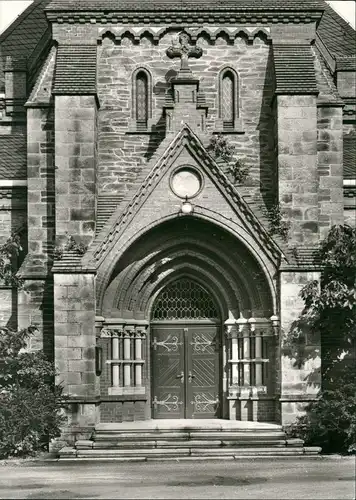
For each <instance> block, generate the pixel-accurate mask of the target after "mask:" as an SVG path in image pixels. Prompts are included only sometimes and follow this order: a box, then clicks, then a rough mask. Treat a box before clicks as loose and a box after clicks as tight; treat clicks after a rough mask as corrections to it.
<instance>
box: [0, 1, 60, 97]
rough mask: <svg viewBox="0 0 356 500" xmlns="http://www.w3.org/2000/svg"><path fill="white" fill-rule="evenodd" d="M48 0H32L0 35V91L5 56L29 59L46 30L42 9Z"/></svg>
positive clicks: (2, 82) (46, 25)
mask: <svg viewBox="0 0 356 500" xmlns="http://www.w3.org/2000/svg"><path fill="white" fill-rule="evenodd" d="M49 2H50V0H34V2H33V3H32V4H31V5H30V6H29V7H27V9H25V10H24V11H23V13H22V14H20V15H19V16H18V17H17V18H16V19H15V21H14V22H13V23H12V24H11V25H10V26H9V27H8V28H7V29H6V30H5V31H4V32H3V33H2V34H1V35H0V90H1V89H2V88H3V85H4V76H3V68H4V65H5V59H6V56H10V55H11V56H12V57H14V58H25V59H29V58H30V57H31V55H32V53H33V52H34V50H35V49H36V47H37V45H38V43H39V42H40V41H41V38H42V36H43V35H44V34H45V32H46V31H47V28H48V22H47V19H46V16H45V13H44V8H45V7H46V5H47V4H48V3H49Z"/></svg>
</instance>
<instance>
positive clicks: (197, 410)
mask: <svg viewBox="0 0 356 500" xmlns="http://www.w3.org/2000/svg"><path fill="white" fill-rule="evenodd" d="M183 285H184V286H185V287H186V291H187V290H188V291H189V290H191V291H192V293H193V296H195V295H197V296H201V298H203V297H204V301H205V304H210V305H209V307H210V309H209V308H208V309H209V310H210V312H207V309H205V312H204V308H202V307H201V305H200V306H198V305H196V306H194V307H193V306H192V303H193V302H194V300H193V299H192V297H190V299H189V293H190V292H189V293H188V292H186V293H188V295H187V296H186V297H185V299H184V293H183V294H182V287H183ZM178 289H179V290H180V293H181V295H180V300H179V301H178V302H179V303H178V302H177V304H178V305H177V307H175V308H172V307H171V309H169V307H168V309H167V307H166V309H164V308H163V303H164V300H166V299H167V298H168V296H170V297H172V294H174V293H175V294H176V295H177V293H178ZM167 294H168V296H167ZM194 294H195V295H194ZM199 294H200V295H199ZM188 299H189V300H190V302H191V306H190V308H189V307H188V308H187V307H185V306H184V303H183V302H184V300H188ZM202 300H203V299H202ZM192 301H193V302H192ZM204 301H203V302H204ZM273 303H274V299H273V297H272V295H271V293H270V286H269V283H268V280H267V278H266V275H265V274H264V271H263V270H262V269H261V267H260V265H259V263H258V261H257V260H256V258H255V257H254V256H253V255H252V254H251V252H249V250H248V249H247V248H246V247H245V246H244V244H243V243H242V242H241V241H239V240H238V239H236V238H234V237H233V236H232V235H231V234H229V233H228V232H227V231H224V230H222V229H221V228H219V227H217V226H216V225H214V224H211V223H208V222H205V221H202V220H199V219H195V218H189V219H184V218H178V219H175V220H173V221H169V222H167V223H165V224H162V225H161V226H159V227H156V228H154V229H152V230H150V231H147V232H146V233H145V234H144V235H142V236H140V237H139V238H138V239H137V240H136V241H135V242H134V244H132V245H131V246H130V247H129V248H128V249H127V250H126V251H125V252H123V254H122V255H121V256H120V259H119V260H118V261H117V263H116V266H115V268H114V270H113V272H112V275H111V278H110V283H109V284H108V286H107V288H106V290H105V293H104V294H103V300H102V301H101V303H100V304H98V306H99V307H98V309H99V312H100V313H101V315H102V317H103V324H104V328H103V331H104V332H105V331H106V332H107V336H108V339H102V342H103V346H104V352H105V353H107V354H106V355H107V356H110V355H112V353H114V354H115V355H116V356H118V358H117V359H118V361H116V360H115V359H110V358H109V359H108V361H107V367H106V375H105V376H106V378H107V380H106V381H105V384H107V383H108V384H109V385H110V384H111V385H110V386H109V388H108V394H109V395H112V396H121V395H122V396H123V397H125V398H126V399H127V398H128V397H129V394H131V393H132V394H133V395H134V397H135V401H138V400H140V398H142V401H145V402H144V403H142V404H143V406H144V408H145V410H144V414H145V417H146V418H152V417H156V418H169V416H171V417H173V418H191V417H193V418H204V416H205V418H212V417H218V418H237V419H240V418H241V419H247V420H249V419H258V420H261V421H263V420H264V419H267V420H273V415H274V407H275V402H274V393H275V389H274V385H275V383H274V379H275V373H276V370H275V366H274V364H273V363H274V359H275V353H274V349H275V346H274V343H273V342H274V340H273V332H272V328H271V321H270V317H271V316H272V315H273V313H274V309H273ZM166 305H167V304H166ZM173 310H175V313H173ZM113 332H114V333H113ZM172 336H173V337H174V339H173V340H172ZM205 337H207V338H205ZM167 339H168V340H167ZM172 342H173V344H172V345H171V346H170V345H169V344H171V343H172ZM200 342H203V343H204V342H205V343H206V344H202V345H205V346H206V347H205V349H213V350H212V351H211V352H207V351H206V352H200V353H199V352H197V353H194V350H195V348H196V346H198V345H199V343H200ZM213 344H214V347H211V346H212V345H213ZM125 346H126V348H125ZM172 347H173V348H174V349H176V350H174V351H171V350H170V349H171V348H172ZM125 349H126V350H125ZM194 354H196V358H197V359H198V360H199V356H200V355H203V356H204V355H206V356H207V358H206V360H205V361H204V362H205V363H206V364H208V365H210V367H209V370H208V369H206V370H205V372H204V371H203V372H202V373H203V375H204V377H205V378H204V380H203V378H202V375H201V373H200V372H197V374H196V373H194V367H193V364H194V356H193V355H194ZM166 355H168V357H167V356H166ZM160 356H162V357H161V358H160ZM165 356H166V357H165ZM169 356H173V357H172V358H169ZM209 356H211V358H209ZM203 359H204V358H203ZM203 364H204V363H203ZM177 367H178V368H179V369H178V368H177ZM157 370H158V371H157ZM182 372H183V373H182ZM211 373H214V374H217V376H216V377H214V378H213V379H211V377H210V379H209V376H210V375H209V374H211ZM176 377H177V378H176ZM194 377H197V378H196V381H197V382H198V379H199V384H197V387H196V388H194V387H193V386H194V382H193V381H194V380H195V379H194ZM163 379H165V385H164V384H162V383H160V382H159V383H156V382H155V381H156V380H161V381H162V380H163ZM173 381H174V382H175V385H174V387H175V389H174V387H173V385H169V384H170V383H172V382H173ZM152 382H153V384H152ZM105 384H104V385H105ZM167 384H168V385H167ZM188 384H190V385H189V386H188ZM204 384H205V386H204ZM157 388H158V390H157ZM178 388H179V389H180V394H176V393H174V391H175V390H178ZM193 389H194V390H195V389H196V391H195V392H194V390H193ZM198 390H200V392H198ZM130 391H131V392H130ZM169 394H170V395H171V396H169ZM182 394H183V396H182ZM177 398H178V399H177ZM256 401H257V403H256ZM135 404H136V405H137V404H138V403H135ZM256 405H257V406H256ZM168 408H170V410H168ZM162 410H163V413H162ZM265 415H267V416H266V417H265Z"/></svg>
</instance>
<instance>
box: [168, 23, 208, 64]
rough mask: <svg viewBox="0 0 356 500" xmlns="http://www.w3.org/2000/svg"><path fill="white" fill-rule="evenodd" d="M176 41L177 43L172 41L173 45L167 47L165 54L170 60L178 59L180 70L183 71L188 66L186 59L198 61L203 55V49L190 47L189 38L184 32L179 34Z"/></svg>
mask: <svg viewBox="0 0 356 500" xmlns="http://www.w3.org/2000/svg"><path fill="white" fill-rule="evenodd" d="M178 40H179V42H178V43H176V42H175V41H174V40H173V45H171V46H170V47H168V49H167V50H166V54H167V56H168V57H170V58H171V59H173V58H175V57H180V59H181V69H185V68H186V67H187V66H188V58H189V57H195V58H197V59H198V58H199V57H201V56H202V55H203V49H202V48H201V47H197V46H196V45H190V37H189V35H188V34H187V33H185V32H184V31H182V32H181V33H180V34H179V37H178Z"/></svg>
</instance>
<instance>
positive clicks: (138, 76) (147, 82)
mask: <svg viewBox="0 0 356 500" xmlns="http://www.w3.org/2000/svg"><path fill="white" fill-rule="evenodd" d="M150 93H151V75H150V74H149V73H148V71H146V70H145V69H142V68H140V69H138V70H136V71H135V72H134V74H133V79H132V96H133V99H132V101H133V102H132V106H133V115H132V116H133V119H134V122H135V124H136V126H135V128H136V130H138V131H139V130H147V127H148V122H149V119H150V117H151V95H150Z"/></svg>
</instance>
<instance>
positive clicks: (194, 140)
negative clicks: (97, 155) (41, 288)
mask: <svg viewBox="0 0 356 500" xmlns="http://www.w3.org/2000/svg"><path fill="white" fill-rule="evenodd" d="M168 140H169V143H168ZM162 146H165V148H164V151H162ZM184 148H185V149H186V150H187V151H188V152H189V154H190V155H191V156H192V157H193V158H195V159H196V161H197V162H198V163H199V166H200V167H201V168H202V170H203V171H204V174H205V175H206V176H207V178H210V179H211V180H212V182H213V183H214V184H215V186H216V188H217V189H218V190H219V191H220V193H221V194H222V195H223V196H224V199H225V201H226V202H227V203H228V204H230V206H231V207H232V208H233V211H234V213H235V214H236V215H237V216H238V217H239V219H240V221H241V222H242V223H243V224H244V226H245V228H246V230H247V231H248V232H249V233H250V234H251V236H252V237H253V238H254V239H257V240H259V244H260V245H261V246H262V248H264V249H265V251H267V253H268V254H269V256H270V257H272V258H273V260H275V259H277V258H278V257H280V256H283V251H282V249H281V247H280V246H278V245H277V244H276V242H275V241H273V240H272V238H271V237H270V236H269V235H268V232H267V231H266V229H265V228H264V227H263V226H262V224H261V222H260V221H259V220H258V219H257V217H256V216H255V214H254V213H253V212H252V210H251V208H250V207H249V205H248V204H247V203H246V202H245V201H244V199H243V198H242V197H241V196H240V194H239V193H238V191H237V189H236V188H235V186H234V185H233V184H232V183H231V182H230V181H229V179H228V178H227V176H226V175H225V174H224V172H223V171H222V170H221V168H220V167H219V165H218V164H217V163H216V162H215V160H214V159H213V158H212V157H211V156H210V155H209V154H208V152H207V150H206V149H205V147H204V146H203V144H202V142H201V141H200V139H199V138H198V137H197V136H196V135H195V134H194V132H193V131H192V130H191V129H190V128H189V127H188V126H187V125H184V126H183V128H182V129H181V130H180V132H178V134H177V135H176V136H175V137H174V138H173V139H170V138H169V137H167V138H166V139H165V141H164V144H163V143H162V144H161V147H160V148H159V150H160V151H159V152H160V153H161V154H160V155H159V158H158V159H157V154H156V155H155V159H154V160H153V159H152V160H151V162H150V165H149V166H151V168H150V171H149V173H148V175H146V176H145V178H143V179H142V177H143V175H141V176H140V177H141V179H140V181H141V182H140V187H139V188H138V189H137V187H136V190H135V192H134V193H133V192H130V193H128V196H127V197H126V199H128V201H127V202H126V203H125V204H124V205H121V206H119V207H118V208H117V209H116V211H115V213H114V214H113V215H112V216H111V217H110V219H109V220H108V221H107V223H106V224H105V226H104V227H103V229H102V231H101V232H100V233H99V235H98V236H97V238H96V239H95V240H94V242H93V244H92V245H91V247H90V249H89V250H88V252H87V254H86V255H85V256H84V257H83V260H82V265H83V267H86V268H87V267H94V268H97V267H98V266H99V265H100V263H101V262H102V260H103V259H104V258H105V256H106V255H107V254H108V252H110V250H111V249H112V248H113V247H114V245H115V243H116V238H117V235H118V234H119V233H121V232H122V229H123V228H128V226H129V225H130V222H131V220H132V219H133V218H134V217H135V216H136V214H137V212H138V211H139V210H140V209H141V207H142V206H143V205H144V203H145V201H146V200H147V199H148V197H149V196H150V195H151V194H152V193H153V191H154V190H155V187H156V186H157V184H158V183H159V182H160V181H161V179H162V178H163V176H164V175H165V174H167V172H168V170H169V169H170V167H171V165H172V160H173V159H174V158H175V157H177V155H179V154H180V152H181V151H182V150H183V149H184ZM153 162H154V164H153V165H152V163H153ZM146 172H147V170H146ZM142 174H143V173H142ZM136 186H137V184H136Z"/></svg>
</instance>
